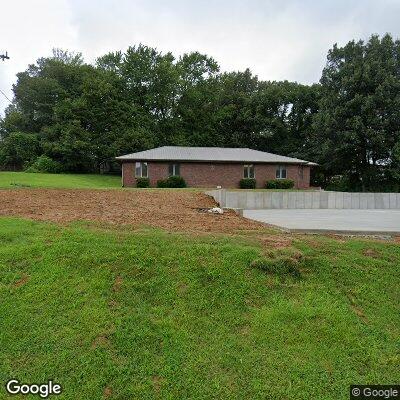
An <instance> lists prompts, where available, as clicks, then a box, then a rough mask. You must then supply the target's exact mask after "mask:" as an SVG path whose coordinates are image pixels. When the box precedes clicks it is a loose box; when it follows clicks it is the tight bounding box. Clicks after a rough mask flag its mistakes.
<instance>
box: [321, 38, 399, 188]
mask: <svg viewBox="0 0 400 400" xmlns="http://www.w3.org/2000/svg"><path fill="white" fill-rule="evenodd" d="M313 139H314V140H313V143H314V146H313V148H314V156H315V159H317V161H319V163H320V164H321V165H322V166H323V167H324V169H325V171H326V173H327V175H328V176H332V175H342V176H343V177H344V179H345V180H346V181H347V182H348V188H349V189H353V190H374V189H377V188H384V187H386V188H391V187H392V188H393V187H398V178H396V174H397V173H398V172H397V167H396V163H397V161H396V157H397V156H396V154H397V153H396V152H395V151H394V150H395V149H396V148H397V147H398V143H399V139H400V42H399V41H398V40H397V41H394V40H393V39H392V37H391V36H390V35H385V36H383V37H382V38H379V37H378V36H375V35H374V36H372V37H371V38H370V39H369V40H368V42H366V43H364V42H363V41H358V42H355V41H351V42H349V43H348V44H347V45H346V46H344V47H339V46H337V45H335V46H334V47H333V48H332V49H331V50H330V51H329V53H328V60H327V64H326V67H325V68H324V70H323V73H322V78H321V101H320V109H319V112H318V114H317V115H316V118H315V135H314V137H313ZM396 146H397V147H396Z"/></svg>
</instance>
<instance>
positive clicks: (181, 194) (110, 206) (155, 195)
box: [0, 189, 263, 232]
mask: <svg viewBox="0 0 400 400" xmlns="http://www.w3.org/2000/svg"><path fill="white" fill-rule="evenodd" d="M214 206H215V202H214V200H213V199H212V198H211V197H209V196H207V195H205V194H204V193H201V192H196V191H185V190H176V191H174V190H84V189H82V190H79V189H73V190H69V189H16V190H0V215H2V216H20V217H25V218H30V219H36V220H45V221H55V222H69V221H76V220H89V221H100V222H108V223H115V224H130V225H134V226H136V227H139V226H145V225H147V226H152V227H158V228H163V229H167V230H171V231H194V232H196V231H199V232H232V231H238V230H260V229H262V228H263V225H261V224H260V223H257V222H253V221H249V220H246V219H243V218H241V217H239V216H238V215H236V214H235V213H234V212H225V213H224V214H223V215H216V214H210V213H206V212H204V211H202V210H201V209H204V208H209V207H214Z"/></svg>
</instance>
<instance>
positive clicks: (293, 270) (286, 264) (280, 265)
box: [250, 255, 300, 278]
mask: <svg viewBox="0 0 400 400" xmlns="http://www.w3.org/2000/svg"><path fill="white" fill-rule="evenodd" d="M299 265H300V263H299V260H298V259H296V258H293V257H290V256H287V255H280V256H279V257H274V258H267V257H263V258H257V259H255V260H253V261H252V262H251V264H250V266H251V267H252V268H258V269H261V270H262V271H265V272H267V273H269V274H276V275H281V276H285V275H291V276H293V277H296V278H299V277H300V270H299Z"/></svg>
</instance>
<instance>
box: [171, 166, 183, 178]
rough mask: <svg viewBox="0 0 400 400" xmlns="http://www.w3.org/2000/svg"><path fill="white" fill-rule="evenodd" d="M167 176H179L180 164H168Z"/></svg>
mask: <svg viewBox="0 0 400 400" xmlns="http://www.w3.org/2000/svg"><path fill="white" fill-rule="evenodd" d="M168 174H169V176H180V174H181V166H180V164H169V166H168Z"/></svg>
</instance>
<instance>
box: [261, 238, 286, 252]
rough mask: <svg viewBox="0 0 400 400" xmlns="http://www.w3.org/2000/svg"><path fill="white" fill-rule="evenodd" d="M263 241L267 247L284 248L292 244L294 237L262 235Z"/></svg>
mask: <svg viewBox="0 0 400 400" xmlns="http://www.w3.org/2000/svg"><path fill="white" fill-rule="evenodd" d="M260 241H261V243H262V244H263V245H264V246H265V247H267V248H274V249H283V248H285V247H290V246H291V245H292V242H293V240H292V238H290V237H287V236H282V235H269V236H261V237H260Z"/></svg>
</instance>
